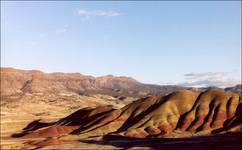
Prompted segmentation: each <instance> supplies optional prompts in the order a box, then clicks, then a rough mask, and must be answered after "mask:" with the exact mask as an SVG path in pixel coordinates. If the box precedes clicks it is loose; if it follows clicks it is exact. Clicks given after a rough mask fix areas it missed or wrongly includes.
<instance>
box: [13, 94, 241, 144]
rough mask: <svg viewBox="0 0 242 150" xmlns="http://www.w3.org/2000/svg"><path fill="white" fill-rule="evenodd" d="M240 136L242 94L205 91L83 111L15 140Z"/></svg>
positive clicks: (31, 129)
mask: <svg viewBox="0 0 242 150" xmlns="http://www.w3.org/2000/svg"><path fill="white" fill-rule="evenodd" d="M241 131H242V99H241V95H239V94H236V93H232V92H225V91H223V90H219V89H210V90H207V91H204V92H195V91H191V90H179V91H176V92H173V93H171V94H169V95H166V96H162V97H156V96H149V97H147V98H142V99H140V100H137V101H135V102H133V103H131V104H129V105H127V106H125V107H123V108H121V109H113V108H110V107H108V106H100V107H97V108H84V109H80V110H78V111H76V112H74V113H73V114H71V115H69V116H67V117H65V118H63V119H60V120H59V121H57V122H51V123H43V122H39V121H35V122H32V123H30V124H29V125H28V126H27V127H26V128H25V129H24V130H23V133H20V134H15V135H13V136H14V137H22V138H53V137H58V140H57V141H62V140H80V139H83V138H86V137H93V136H104V137H107V136H109V137H110V136H111V137H129V138H184V137H194V136H202V135H218V134H223V133H231V132H235V133H236V132H237V133H241ZM55 139H56V138H55ZM42 142H43V141H42ZM45 142H46V141H45ZM45 142H44V143H45ZM47 143H48V142H47ZM50 143H51V142H50ZM29 144H30V145H31V143H29ZM36 144H37V145H38V144H40V145H41V142H38V143H32V145H36ZM42 144H43V143H42ZM47 145H48V144H47ZM42 146H43V145H42Z"/></svg>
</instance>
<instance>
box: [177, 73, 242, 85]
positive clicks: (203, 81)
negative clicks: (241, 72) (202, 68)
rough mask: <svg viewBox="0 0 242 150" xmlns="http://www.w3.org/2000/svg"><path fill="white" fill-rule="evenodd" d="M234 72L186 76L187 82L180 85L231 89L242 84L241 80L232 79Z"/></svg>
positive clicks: (189, 74)
mask: <svg viewBox="0 0 242 150" xmlns="http://www.w3.org/2000/svg"><path fill="white" fill-rule="evenodd" d="M232 74H233V73H232V72H200V73H188V74H185V75H184V76H185V82H182V83H178V85H180V86H187V87H209V86H216V87H222V88H223V87H229V86H234V85H236V84H241V79H239V78H240V77H239V76H238V78H233V77H232Z"/></svg>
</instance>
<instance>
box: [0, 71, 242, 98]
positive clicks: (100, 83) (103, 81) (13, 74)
mask: <svg viewBox="0 0 242 150" xmlns="http://www.w3.org/2000/svg"><path fill="white" fill-rule="evenodd" d="M178 89H195V88H185V87H179V86H161V85H152V84H144V83H140V82H138V81H137V80H135V79H133V78H131V77H125V76H120V77H115V76H112V75H107V76H102V77H93V76H87V75H82V74H80V73H59V72H58V73H44V72H41V71H38V70H28V71H27V70H19V69H14V68H1V97H2V98H4V99H9V98H10V97H12V98H14V99H21V98H24V97H26V96H28V95H33V94H34V95H35V97H36V96H42V97H43V95H46V96H45V99H48V96H49V95H58V94H59V97H61V96H60V95H64V96H66V95H68V94H69V95H70V94H74V95H82V96H90V95H95V94H104V95H109V96H112V97H115V98H118V99H120V100H122V99H125V98H126V97H133V98H141V97H146V96H149V95H155V96H162V95H165V94H168V93H171V92H174V91H176V90H178ZM206 89H207V88H200V89H195V90H206ZM225 90H226V91H234V92H241V85H237V86H235V87H228V88H226V89H225ZM46 97H47V98H46ZM49 97H50V96H49ZM59 97H58V98H59ZM12 98H10V99H12ZM52 98H53V96H52Z"/></svg>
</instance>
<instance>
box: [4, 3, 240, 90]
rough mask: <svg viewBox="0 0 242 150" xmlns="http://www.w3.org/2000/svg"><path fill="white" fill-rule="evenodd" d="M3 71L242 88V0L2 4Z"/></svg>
mask: <svg viewBox="0 0 242 150" xmlns="http://www.w3.org/2000/svg"><path fill="white" fill-rule="evenodd" d="M1 66H2V67H14V68H18V69H27V70H29V69H35V70H42V71H44V72H80V73H81V74H86V75H93V76H103V75H107V74H112V75H115V76H129V77H133V78H135V79H137V80H138V81H140V82H144V83H151V84H162V85H164V84H175V85H182V86H194V87H199V86H220V87H224V86H233V85H235V84H238V83H241V1H213V2H212V1H172V2H166V1H153V2H148V1H139V2H138V1H123V2H121V1H120V2H112V1H91V2H87V1H70V2H67V1H61V2H56V1H52V2H51V1H47V2H43V1H42V2H41V1H38V2H37V1H32V2H31V1H22V2H21V1H12V2H11V1H1Z"/></svg>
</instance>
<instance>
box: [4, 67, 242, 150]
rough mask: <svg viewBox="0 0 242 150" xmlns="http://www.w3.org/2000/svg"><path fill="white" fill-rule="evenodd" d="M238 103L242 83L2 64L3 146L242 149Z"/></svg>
mask: <svg viewBox="0 0 242 150" xmlns="http://www.w3.org/2000/svg"><path fill="white" fill-rule="evenodd" d="M241 106H242V101H241V85H237V86H235V87H228V88H225V89H217V88H209V89H207V88H205V89H193V88H184V87H177V86H158V85H149V84H143V83H140V82H138V81H136V80H135V79H132V78H130V77H115V76H112V75H108V76H103V77H92V76H86V75H81V74H79V73H43V72H41V71H35V70H32V71H26V70H18V69H13V68H1V148H2V149H24V148H25V149H36V148H40V149H96V148H100V149H122V148H127V149H157V148H161V147H162V148H172V149H179V148H181V147H182V148H183V149H194V148H196V149H217V148H219V149H229V148H231V149H241V147H242V145H241V141H242V136H241V130H242V111H241V110H242V107H241ZM201 143H202V145H201ZM221 143H222V144H221Z"/></svg>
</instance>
